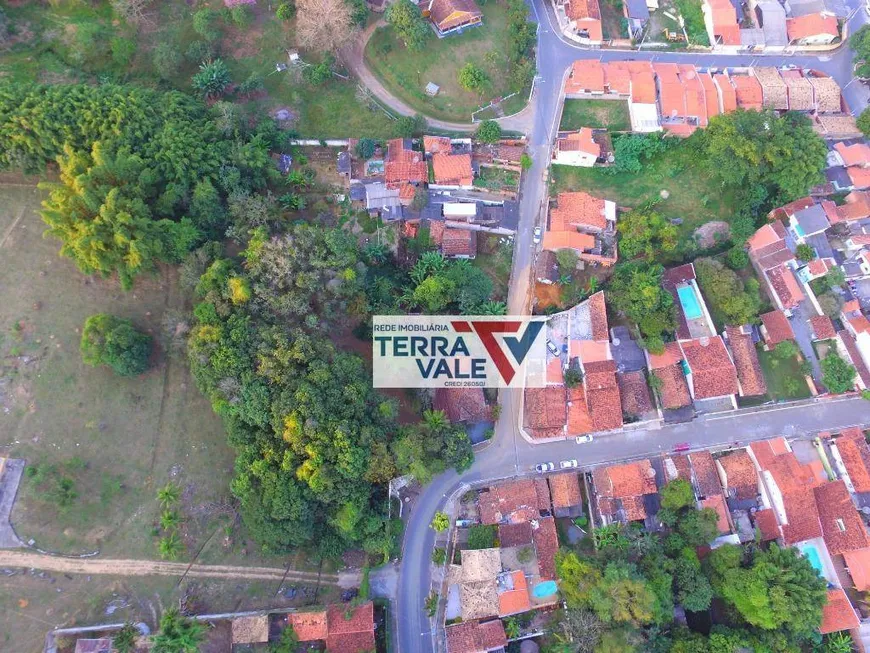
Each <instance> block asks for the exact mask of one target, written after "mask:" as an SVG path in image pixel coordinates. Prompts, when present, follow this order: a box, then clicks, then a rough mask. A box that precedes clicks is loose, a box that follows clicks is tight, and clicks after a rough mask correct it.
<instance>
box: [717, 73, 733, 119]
mask: <svg viewBox="0 0 870 653" xmlns="http://www.w3.org/2000/svg"><path fill="white" fill-rule="evenodd" d="M713 82H714V83H715V84H716V88H718V89H719V98H720V100H721V106H722V112H723V113H728V112H729V111H734V110H735V109H736V108H737V91H736V90H735V89H734V84H732V83H731V78H730V77H729V76H728V75H726V74H725V73H716V74H715V75H713Z"/></svg>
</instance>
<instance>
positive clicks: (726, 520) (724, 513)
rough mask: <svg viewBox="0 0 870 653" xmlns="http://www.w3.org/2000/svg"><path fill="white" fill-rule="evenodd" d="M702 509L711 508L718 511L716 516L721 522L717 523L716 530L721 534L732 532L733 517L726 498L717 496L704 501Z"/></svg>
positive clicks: (702, 501)
mask: <svg viewBox="0 0 870 653" xmlns="http://www.w3.org/2000/svg"><path fill="white" fill-rule="evenodd" d="M701 507H702V508H711V509H713V510H715V511H716V514H717V515H718V516H719V520H718V521H717V522H716V528H718V529H719V533H721V534H722V535H725V534H726V533H730V532H731V515H730V514H729V512H728V506H727V505H726V503H725V497H723V496H722V495H721V494H717V495H714V496H712V497H707V498H706V499H702V500H701Z"/></svg>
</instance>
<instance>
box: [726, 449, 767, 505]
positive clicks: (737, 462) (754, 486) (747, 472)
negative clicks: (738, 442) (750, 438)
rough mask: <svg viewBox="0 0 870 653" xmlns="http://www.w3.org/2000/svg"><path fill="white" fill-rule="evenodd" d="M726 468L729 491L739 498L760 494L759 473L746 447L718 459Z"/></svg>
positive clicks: (750, 497) (749, 497)
mask: <svg viewBox="0 0 870 653" xmlns="http://www.w3.org/2000/svg"><path fill="white" fill-rule="evenodd" d="M717 461H718V463H719V464H720V465H722V469H723V470H725V480H726V483H727V484H728V491H729V493H731V494H733V495H734V496H735V497H736V498H737V499H739V500H741V501H742V500H743V499H754V498H755V497H756V496H758V474H757V473H756V471H755V463H754V462H753V461H752V458H750V457H749V453H748V452H747V451H746V449H738V450H737V451H733V452H731V453H729V454H727V455H725V456H722V457H721V458H718V459H717Z"/></svg>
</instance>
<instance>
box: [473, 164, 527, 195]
mask: <svg viewBox="0 0 870 653" xmlns="http://www.w3.org/2000/svg"><path fill="white" fill-rule="evenodd" d="M519 183H520V173H519V172H517V171H516V170H506V169H505V168H496V167H493V166H480V173H479V174H478V175H477V177H475V179H474V186H475V188H484V189H486V190H495V191H500V190H505V191H511V192H516V191H517V189H518V187H519Z"/></svg>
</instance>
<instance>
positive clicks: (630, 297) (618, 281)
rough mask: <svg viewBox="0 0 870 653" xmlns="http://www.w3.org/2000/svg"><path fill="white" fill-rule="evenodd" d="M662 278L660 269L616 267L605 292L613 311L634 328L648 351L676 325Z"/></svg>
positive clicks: (635, 264)
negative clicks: (636, 327) (635, 326)
mask: <svg viewBox="0 0 870 653" xmlns="http://www.w3.org/2000/svg"><path fill="white" fill-rule="evenodd" d="M663 274H664V268H663V267H662V266H661V265H656V264H651V263H646V262H644V261H628V262H625V263H620V264H618V265H617V266H616V269H615V270H614V274H613V278H612V280H611V283H610V288H609V290H608V299H609V301H610V303H611V305H612V306H613V308H614V309H616V310H617V311H619V312H621V313H623V314H625V316H626V317H627V318H628V319H629V320H631V321H632V322H634V323H636V324H637V325H638V327H639V328H640V332H641V334H642V335H643V337H644V339H646V341H647V346H648V347H650V348H651V349H652V348H656V345H657V344H658V345H660V344H661V342H662V339H663V337H664V335H665V334H667V333H670V332H672V331H673V330H674V329H675V328H676V324H677V323H676V316H675V312H674V298H673V297H672V296H671V294H670V293H669V292H668V291H667V290H665V289H664V288H663V287H662V275H663Z"/></svg>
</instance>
